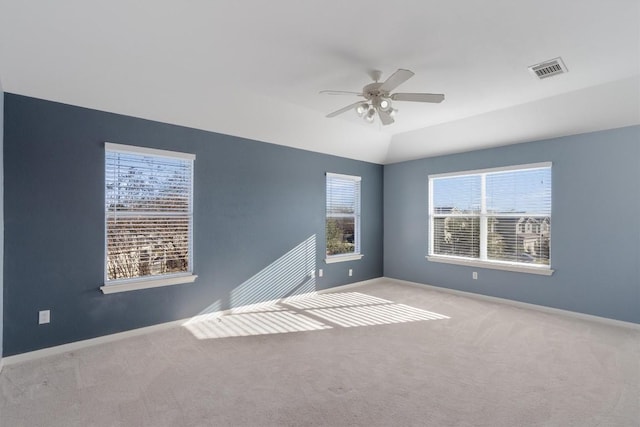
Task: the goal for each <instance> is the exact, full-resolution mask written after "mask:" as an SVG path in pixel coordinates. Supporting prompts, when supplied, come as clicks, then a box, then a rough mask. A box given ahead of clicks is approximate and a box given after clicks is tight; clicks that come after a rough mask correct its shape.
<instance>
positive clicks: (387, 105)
mask: <svg viewBox="0 0 640 427" xmlns="http://www.w3.org/2000/svg"><path fill="white" fill-rule="evenodd" d="M390 109H391V101H389V100H388V99H381V100H380V110H382V111H389V110H390Z"/></svg>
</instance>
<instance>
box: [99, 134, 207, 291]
mask: <svg viewBox="0 0 640 427" xmlns="http://www.w3.org/2000/svg"><path fill="white" fill-rule="evenodd" d="M105 148H106V153H105V221H106V224H105V229H106V236H105V237H106V268H105V276H106V277H105V280H106V281H107V282H113V281H118V280H123V279H136V278H144V277H149V276H153V277H157V276H162V275H175V274H182V273H191V272H192V264H193V263H192V252H193V251H192V234H193V161H194V159H195V156H193V155H191V154H186V153H176V152H169V151H163V150H152V149H146V148H140V147H131V146H126V145H119V144H110V143H107V144H106V145H105Z"/></svg>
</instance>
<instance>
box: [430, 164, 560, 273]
mask: <svg viewBox="0 0 640 427" xmlns="http://www.w3.org/2000/svg"><path fill="white" fill-rule="evenodd" d="M427 258H428V259H429V260H430V261H440V262H448V263H454V264H468V265H477V266H480V267H488V268H497V269H505V270H515V271H524V272H532V273H539V274H551V273H552V270H551V163H537V164H531V165H521V166H513V167H506V168H496V169H486V170H481V171H469V172H457V173H447V174H439V175H430V176H429V255H428V256H427Z"/></svg>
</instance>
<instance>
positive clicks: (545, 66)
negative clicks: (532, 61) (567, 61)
mask: <svg viewBox="0 0 640 427" xmlns="http://www.w3.org/2000/svg"><path fill="white" fill-rule="evenodd" d="M529 71H531V72H532V73H533V74H535V75H536V76H538V78H539V79H546V78H547V77H552V76H555V75H557V74H563V73H566V72H568V71H569V70H567V67H566V65H564V62H562V58H560V57H558V58H554V59H550V60H549V61H544V62H541V63H540V64H536V65H532V66H530V67H529Z"/></svg>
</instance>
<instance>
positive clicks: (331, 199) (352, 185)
mask: <svg viewBox="0 0 640 427" xmlns="http://www.w3.org/2000/svg"><path fill="white" fill-rule="evenodd" d="M360 181H361V179H360V177H359V176H351V175H339V174H334V173H327V211H326V212H327V213H326V238H327V258H326V262H338V261H348V260H354V259H360V258H362V254H361V253H360Z"/></svg>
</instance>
